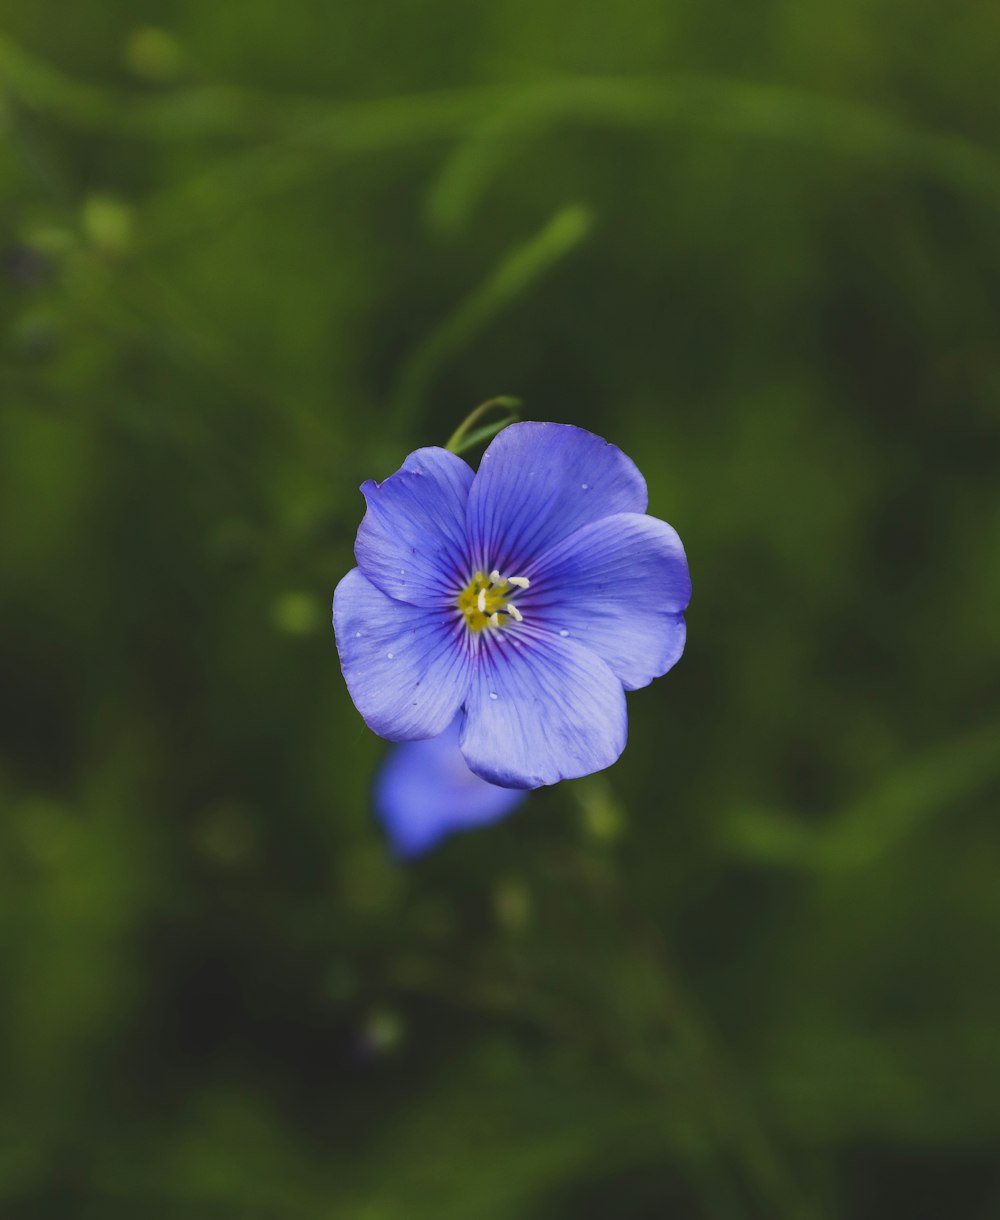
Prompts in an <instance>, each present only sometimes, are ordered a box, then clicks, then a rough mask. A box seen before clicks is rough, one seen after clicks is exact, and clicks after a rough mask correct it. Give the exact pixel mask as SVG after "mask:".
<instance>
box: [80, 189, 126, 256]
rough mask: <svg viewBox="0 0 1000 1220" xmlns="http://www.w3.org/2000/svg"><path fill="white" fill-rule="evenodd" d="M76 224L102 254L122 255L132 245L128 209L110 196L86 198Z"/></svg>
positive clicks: (124, 204)
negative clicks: (81, 227)
mask: <svg viewBox="0 0 1000 1220" xmlns="http://www.w3.org/2000/svg"><path fill="white" fill-rule="evenodd" d="M80 220H81V223H82V225H83V231H84V233H85V234H86V235H87V237H88V238H89V239H90V241H91V242H92V243H93V244H94V245H95V246H96V247H97V248H98V249H99V250H101V251H102V252H103V253H105V254H110V255H122V254H125V253H127V251H128V249H129V247H130V246H131V245H132V209H131V208H130V207H129V206H128V204H127V203H122V201H121V200H119V199H114V198H112V197H111V196H110V195H88V196H87V198H86V199H85V200H84V202H83V208H82V210H81V215H80Z"/></svg>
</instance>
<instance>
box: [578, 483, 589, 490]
mask: <svg viewBox="0 0 1000 1220" xmlns="http://www.w3.org/2000/svg"><path fill="white" fill-rule="evenodd" d="M580 486H581V488H582V489H583V490H584V491H586V490H587V488H588V487H589V486H590V484H589V483H581V484H580Z"/></svg>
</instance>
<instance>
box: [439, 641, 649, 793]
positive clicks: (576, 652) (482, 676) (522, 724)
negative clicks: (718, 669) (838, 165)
mask: <svg viewBox="0 0 1000 1220" xmlns="http://www.w3.org/2000/svg"><path fill="white" fill-rule="evenodd" d="M465 711H466V718H465V725H464V727H463V729H462V737H461V747H462V753H463V754H464V755H465V761H466V762H467V763H468V764H469V766H470V767H471V768H472V770H473V771H475V772H476V774H477V775H481V776H482V777H483V779H487V780H489V781H490V782H491V783H494V784H502V785H503V786H505V787H508V788H538V787H540V786H541V785H542V784H554V783H557V782H558V781H559V780H561V779H575V778H576V777H578V776H580V775H589V774H590V773H591V772H592V771H600V770H602V769H603V768H604V767H610V766H611V764H612V763H613V762H614V761H615V760H616V759H617V758H618V756H619V755H620V754H621V752H622V750H624V748H625V739H626V737H627V735H628V719H627V716H626V711H625V692H624V690H623V689H622V684H621V682H620V681H619V680H618V679H617V678H616V677H615V675H614V674H613V673H612V672H611V670H610V669H609V668H608V666H607V665H606V664H605V663H604V661H602V660H601V658H600V657H599V656H598V655H597V654H596V653H594V652H591V651H590V650H589V649H588V648H584V647H583V646H582V645H581V644H578V643H577V642H576V641H575V640H572V639H563V638H562V637H561V636H559V635H549V634H547V633H542V632H536V631H533V630H531V629H529V628H527V627H526V626H519V627H518V628H516V629H515V630H505V631H504V632H502V633H500V632H497V633H495V634H494V635H492V636H491V637H490V638H489V639H488V641H487V642H486V643H485V645H484V646H483V647H482V648H481V649H480V651H479V655H478V657H477V664H476V666H475V668H474V670H473V676H472V685H471V686H470V688H469V694H468V698H467V699H466V703H465Z"/></svg>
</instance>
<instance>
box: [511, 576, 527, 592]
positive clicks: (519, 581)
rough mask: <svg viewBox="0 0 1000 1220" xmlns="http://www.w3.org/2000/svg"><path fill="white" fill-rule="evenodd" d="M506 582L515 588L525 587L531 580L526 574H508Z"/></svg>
mask: <svg viewBox="0 0 1000 1220" xmlns="http://www.w3.org/2000/svg"><path fill="white" fill-rule="evenodd" d="M507 583H508V584H509V585H513V586H514V587H515V588H516V589H527V588H529V587H530V585H531V581H530V580H529V579H528V578H527V576H508V577H507Z"/></svg>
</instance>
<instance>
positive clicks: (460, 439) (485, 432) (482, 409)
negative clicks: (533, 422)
mask: <svg viewBox="0 0 1000 1220" xmlns="http://www.w3.org/2000/svg"><path fill="white" fill-rule="evenodd" d="M520 405H521V400H520V399H519V398H511V397H509V396H508V395H505V394H499V395H497V397H496V398H490V399H487V401H486V402H484V403H480V405H479V406H478V407H476V409H475V410H474V411H472V412H470V413H469V414H468V415H467V416H466V417H465V419H463V420H462V422H461V423H460V424H459V425H458V427H457V428H456V429H455V431H454V432H453V433H452V434H451V436H450V437H449V439H448V443H447V444H446V445H445V449H447V450H448V451H449V452H451V453H462V452H463V451H464V450H465V449H468V448H470V446H472V445H474V444H475V443H476V442H477V441H479V440H485V439H486V437H487V436H492V435H495V434H496V433H497V432H499V431H500V429H501V428H506V427H507V425H508V424H510V423H513V422H514V420H516V419H517V408H518V407H519V406H520ZM497 408H499V409H501V410H505V411H509V412H510V413H511V414H510V416H509V418H507V419H504V420H502V421H501V422H500V423H498V424H496V425H495V426H494V425H492V424H490V425H489V426H488V427H486V428H480V429H479V430H478V431H476V432H474V433H473V434H472V435H471V436H470V435H469V433H470V431H471V429H472V428H473V426H474V425H475V424H477V423H479V421H480V420H481V419H482V418H483V416H484V415H486V414H487V413H488V412H490V411H492V410H495V409H497Z"/></svg>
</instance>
